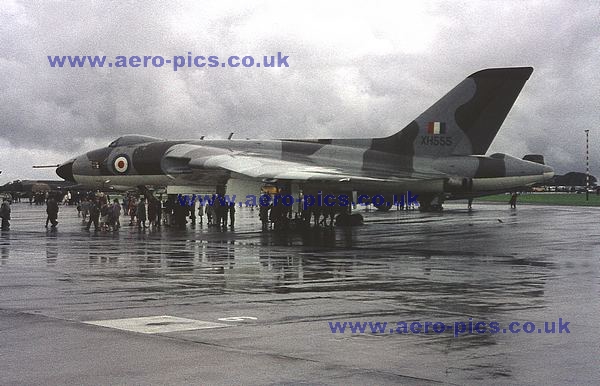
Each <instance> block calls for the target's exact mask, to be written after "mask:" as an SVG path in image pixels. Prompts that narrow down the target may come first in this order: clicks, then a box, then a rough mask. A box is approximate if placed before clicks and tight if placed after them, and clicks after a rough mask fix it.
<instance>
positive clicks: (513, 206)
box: [508, 192, 517, 209]
mask: <svg viewBox="0 0 600 386" xmlns="http://www.w3.org/2000/svg"><path fill="white" fill-rule="evenodd" d="M508 203H509V204H510V208H511V209H517V192H514V193H513V194H512V195H511V196H510V201H509V202H508Z"/></svg>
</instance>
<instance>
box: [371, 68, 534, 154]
mask: <svg viewBox="0 0 600 386" xmlns="http://www.w3.org/2000/svg"><path fill="white" fill-rule="evenodd" d="M532 72H533V68H531V67H511V68H490V69H485V70H481V71H478V72H476V73H474V74H472V75H470V76H468V77H467V78H466V79H465V80H463V81H462V82H461V83H459V84H458V85H457V86H456V87H454V88H453V89H452V90H450V92H448V93H447V94H446V95H444V96H443V97H442V98H441V99H440V100H438V101H437V102H436V103H434V104H433V105H432V106H431V107H430V108H428V109H427V110H425V112H423V113H422V114H421V115H419V117H417V118H416V119H415V120H414V121H412V122H411V123H410V124H409V125H408V126H406V127H405V128H404V129H402V130H401V131H399V132H398V133H396V134H394V135H391V136H389V137H386V138H376V139H373V143H372V146H371V148H372V149H373V150H381V151H386V152H392V153H399V154H403V155H422V156H432V157H434V156H445V155H470V154H485V152H486V151H487V150H488V148H489V147H490V145H491V143H492V141H493V140H494V137H495V136H496V134H497V133H498V130H499V129H500V126H501V125H502V123H503V122H504V119H505V118H506V116H507V114H508V112H509V111H510V109H511V107H512V106H513V104H514V102H515V100H516V99H517V97H518V96H519V93H520V92H521V89H522V88H523V86H524V85H525V82H526V81H527V80H528V79H529V76H530V75H531V73H532Z"/></svg>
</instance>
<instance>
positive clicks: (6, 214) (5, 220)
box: [0, 198, 10, 231]
mask: <svg viewBox="0 0 600 386" xmlns="http://www.w3.org/2000/svg"><path fill="white" fill-rule="evenodd" d="M0 217H2V230H3V231H7V230H8V229H9V228H10V222H9V220H10V201H9V200H8V199H7V198H5V199H4V201H3V202H2V206H0Z"/></svg>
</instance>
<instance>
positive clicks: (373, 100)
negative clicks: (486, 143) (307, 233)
mask: <svg viewBox="0 0 600 386" xmlns="http://www.w3.org/2000/svg"><path fill="white" fill-rule="evenodd" d="M315 4H316V3H315ZM315 4H312V3H307V4H306V7H307V8H306V9H307V10H310V7H315V11H314V12H321V8H318V7H317V6H316V5H315ZM359 4H360V3H352V2H343V3H339V7H341V8H340V9H342V8H343V9H344V12H343V14H344V15H345V14H346V13H350V14H352V12H353V9H354V8H357V7H358V5H359ZM391 4H392V3H389V4H388V3H384V6H382V5H381V4H374V5H373V7H380V8H381V12H382V17H383V16H385V15H384V13H386V12H390V11H389V9H388V8H389V7H391V6H392V5H391ZM363 6H364V5H363ZM423 7H425V9H426V13H427V14H428V15H430V16H431V20H433V21H434V24H433V25H432V26H431V28H432V29H433V30H434V31H435V33H434V35H433V39H432V40H431V41H430V42H429V43H426V45H425V46H424V47H423V49H421V50H417V51H416V52H407V51H404V50H403V49H401V48H397V47H396V48H392V49H390V50H387V51H382V52H369V47H364V44H365V43H364V42H363V43H360V44H359V42H356V43H354V42H352V41H346V42H345V44H346V45H347V46H349V47H350V49H349V50H348V49H347V48H344V47H336V46H335V45H334V44H333V43H332V42H331V41H329V40H328V37H327V36H324V37H323V39H322V40H323V41H322V42H320V41H319V39H314V38H311V39H308V38H306V36H308V34H309V33H310V32H311V31H312V30H313V25H311V24H309V23H308V22H306V23H307V24H306V25H301V27H302V29H301V30H300V32H299V31H298V29H297V27H295V28H296V29H294V28H293V27H287V26H285V25H283V26H282V24H281V23H279V24H277V23H275V21H277V20H278V19H280V18H283V16H285V17H288V18H289V17H292V16H290V15H289V14H285V15H284V14H283V13H282V12H285V11H281V10H280V9H275V10H272V9H271V8H272V4H271V3H265V2H258V3H251V4H250V3H243V2H240V3H227V4H225V5H218V6H217V5H215V4H206V5H204V4H202V5H198V4H197V3H195V2H179V3H176V4H175V5H172V4H167V3H166V2H136V1H132V2H126V3H125V2H105V1H98V2H43V3H38V2H17V3H7V4H5V5H2V6H0V77H1V78H2V84H3V88H2V89H1V90H0V115H1V116H2V121H1V123H0V139H2V140H4V141H3V142H1V143H2V144H3V145H2V146H3V151H4V152H15V151H16V150H15V149H21V148H30V149H44V150H49V151H50V150H51V151H52V153H47V154H56V155H60V156H61V157H63V159H67V158H69V157H70V156H72V155H73V154H75V153H76V152H80V151H83V150H87V148H86V147H89V146H91V144H96V143H104V142H106V143H107V142H108V141H110V140H111V139H112V138H115V137H117V136H119V135H122V134H125V133H141V134H146V135H154V136H158V137H167V138H191V137H198V136H200V135H208V136H213V137H223V136H226V135H228V133H229V132H230V131H234V132H236V133H238V134H237V136H238V137H259V138H270V137H274V138H298V137H372V136H380V135H388V134H391V133H393V132H395V131H397V130H399V129H400V128H402V127H403V126H404V125H406V124H408V123H409V122H410V121H411V120H412V119H413V118H415V117H416V116H417V115H418V114H419V113H420V112H421V111H423V110H424V109H425V108H427V107H428V106H429V105H430V104H431V103H433V102H435V100H437V99H438V98H439V97H440V96H442V95H443V94H444V93H445V92H447V91H448V90H449V89H450V88H451V87H453V86H454V85H455V84H457V83H458V82H460V81H461V80H462V79H463V78H464V77H465V76H467V75H468V74H470V73H472V72H474V71H477V70H479V69H481V68H485V67H497V66H523V65H527V66H529V65H531V66H533V67H534V68H535V71H534V73H533V76H532V78H531V79H530V81H529V82H528V83H527V85H526V86H525V89H524V90H523V93H522V94H521V96H520V97H519V99H518V100H517V103H516V105H515V107H514V109H513V111H511V113H510V115H509V117H508V119H507V120H506V122H505V125H504V127H503V129H502V130H501V131H500V134H499V135H498V137H497V138H496V140H495V142H494V144H493V145H492V149H491V150H492V151H501V152H507V153H511V154H513V155H515V156H522V155H523V154H525V153H530V152H536V153H538V152H539V153H544V154H545V155H546V159H547V161H548V162H549V163H551V164H553V165H554V166H555V167H556V168H557V169H558V171H559V172H564V171H569V170H582V167H583V163H582V157H581V155H580V153H581V150H582V141H583V139H584V137H583V130H584V129H591V130H594V129H595V128H594V124H595V122H596V121H597V120H598V118H599V117H598V113H597V112H596V111H597V106H598V105H599V102H600V93H599V92H598V90H599V89H600V79H599V75H598V74H599V72H598V63H600V50H598V49H597V47H598V43H599V42H600V31H599V27H598V23H597V17H598V13H599V9H598V8H599V7H598V5H597V4H595V3H592V2H587V3H586V2H579V1H577V2H574V1H562V2H561V1H556V2H550V3H542V2H522V1H503V2H482V3H473V2H464V3H459V2H454V1H451V2H430V3H425V4H424V5H423ZM198 9H200V13H197V11H198ZM204 9H205V12H204ZM357 9H358V8H357ZM374 9H375V12H377V11H378V9H377V8H374ZM195 12H196V13H195ZM307 12H309V11H307ZM340 12H341V11H340ZM265 15H266V16H265ZM332 16H335V15H334V14H332ZM356 16H357V20H361V19H360V14H358V15H356ZM255 17H260V18H261V19H260V20H261V23H258V22H252V23H254V24H252V23H251V22H250V21H251V20H254V19H253V18H255ZM365 20H367V19H365ZM270 21H273V22H274V25H276V26H277V28H274V29H273V30H272V31H271V30H269V22H270ZM315 23H323V21H322V20H319V21H316V22H315ZM328 23H330V24H331V28H333V29H334V30H335V31H336V32H339V31H338V30H340V29H342V32H347V33H350V32H355V31H351V30H350V29H351V27H350V25H349V24H348V23H346V24H343V23H341V22H338V21H337V19H336V18H335V17H331V19H330V20H329V19H328ZM369 23H370V25H368V26H367V27H365V26H364V23H362V24H360V23H359V24H357V26H356V28H359V29H360V31H364V33H365V34H367V33H372V34H373V35H376V36H377V38H378V39H381V41H382V42H384V43H385V42H387V41H388V40H389V41H393V40H394V38H397V37H398V36H393V35H391V34H393V33H394V30H393V29H392V30H389V29H388V30H385V29H384V30H381V29H380V28H379V27H380V26H379V25H378V23H377V20H370V19H369ZM264 24H266V25H264ZM344 29H346V30H344ZM259 30H260V33H258V32H256V33H257V35H256V36H259V37H260V38H259V39H252V38H251V36H253V35H252V33H254V31H259ZM263 30H264V31H267V32H264V31H263ZM303 31H305V32H303ZM402 31H404V32H402V33H404V34H406V31H405V30H402ZM248 33H250V35H247V34H248ZM351 36H355V35H351ZM403 37H405V38H408V39H410V38H412V37H411V36H403ZM414 38H415V39H417V38H418V36H415V37H414ZM353 44H356V52H357V53H358V54H356V55H352V51H353V49H352V48H353V47H354V46H353ZM361 44H362V45H361ZM390 47H395V46H394V45H393V44H390ZM364 50H366V51H367V53H361V52H363V51H364ZM188 51H191V52H192V53H194V54H216V55H221V56H226V55H233V54H239V55H246V54H249V55H263V54H276V53H277V52H278V51H281V52H283V53H285V54H286V55H289V56H290V60H289V61H290V68H283V69H263V68H261V69H257V68H252V69H246V68H238V69H231V68H228V69H221V68H219V69H209V70H201V69H193V68H185V69H181V70H180V71H177V72H173V71H171V70H170V69H169V68H146V69H141V68H138V69H106V68H105V69H90V68H82V69H67V68H63V69H57V68H50V66H49V65H48V62H47V59H46V55H76V54H86V55H108V56H116V55H144V54H147V55H164V56H171V55H185V54H186V53H187V52H188ZM349 52H350V53H349ZM598 136H600V133H594V132H593V133H592V136H591V138H592V146H593V148H595V149H597V148H598V146H597V145H599V144H600V138H598V139H596V137H598ZM45 154H46V153H45ZM595 158H600V154H596V153H593V154H592V160H593V164H592V167H593V169H594V168H595V169H598V168H600V162H598V161H596V159H595ZM61 160H62V159H61ZM61 160H48V162H50V163H52V162H57V161H61ZM2 168H5V167H4V166H2ZM22 173H23V174H24V175H26V174H27V173H29V170H25V169H23V171H22ZM2 177H3V178H4V175H3V176H2Z"/></svg>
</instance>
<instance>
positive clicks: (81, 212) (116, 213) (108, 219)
mask: <svg viewBox="0 0 600 386" xmlns="http://www.w3.org/2000/svg"><path fill="white" fill-rule="evenodd" d="M77 215H78V216H81V217H82V223H83V224H85V229H86V230H90V228H91V226H92V224H94V230H104V231H116V230H118V229H119V228H120V227H121V220H120V217H121V204H119V200H118V199H116V198H115V199H114V200H113V201H112V202H111V201H110V198H109V197H108V196H104V195H102V196H100V197H96V196H93V197H86V198H84V199H83V200H82V201H81V202H80V203H79V204H78V205H77Z"/></svg>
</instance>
